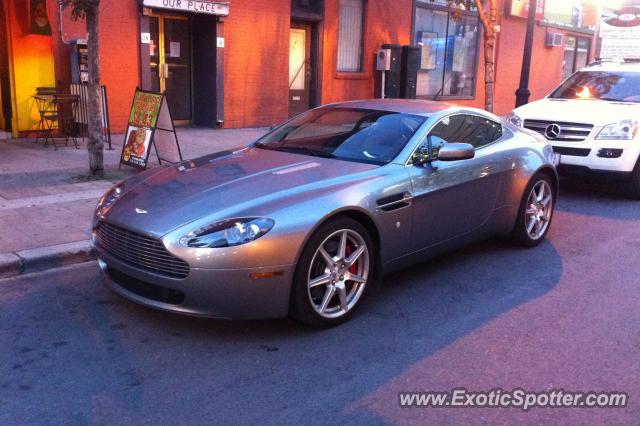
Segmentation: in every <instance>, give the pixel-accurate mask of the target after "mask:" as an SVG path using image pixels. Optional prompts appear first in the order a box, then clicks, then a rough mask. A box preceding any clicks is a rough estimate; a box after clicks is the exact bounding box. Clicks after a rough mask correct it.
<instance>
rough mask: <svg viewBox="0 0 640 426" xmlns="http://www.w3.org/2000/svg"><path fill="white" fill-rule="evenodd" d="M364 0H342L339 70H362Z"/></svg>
mask: <svg viewBox="0 0 640 426" xmlns="http://www.w3.org/2000/svg"><path fill="white" fill-rule="evenodd" d="M363 12H364V0H340V17H339V20H340V27H339V32H338V71H344V72H358V71H362V32H363V25H362V24H363V22H364V14H363Z"/></svg>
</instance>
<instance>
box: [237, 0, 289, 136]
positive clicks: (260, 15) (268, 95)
mask: <svg viewBox="0 0 640 426" xmlns="http://www.w3.org/2000/svg"><path fill="white" fill-rule="evenodd" d="M290 9H291V2H290V0H253V1H246V0H233V1H232V2H231V14H230V15H229V17H228V18H227V19H226V20H225V23H224V27H225V28H224V33H225V58H224V60H225V63H224V72H225V75H224V108H225V124H224V125H225V127H248V126H266V125H271V124H275V123H277V122H280V121H282V120H284V119H285V118H286V117H287V115H288V111H289V105H288V102H287V99H288V97H289V86H288V78H289V27H290V23H291V17H290V16H291V15H290V13H291V12H290Z"/></svg>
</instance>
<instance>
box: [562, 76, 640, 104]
mask: <svg viewBox="0 0 640 426" xmlns="http://www.w3.org/2000/svg"><path fill="white" fill-rule="evenodd" d="M550 97H551V98H556V99H600V100H603V101H618V102H640V73H639V72H628V71H619V72H618V71H616V72H612V71H606V72H605V71H579V72H577V73H575V74H574V75H572V76H571V77H569V79H568V80H567V81H565V82H564V83H563V84H562V85H561V86H560V87H558V88H557V89H556V90H555V91H554V92H553V93H552V94H551V96H550Z"/></svg>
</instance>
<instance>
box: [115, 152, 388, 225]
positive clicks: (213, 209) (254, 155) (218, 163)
mask: <svg viewBox="0 0 640 426" xmlns="http://www.w3.org/2000/svg"><path fill="white" fill-rule="evenodd" d="M375 167H377V166H375V165H369V164H363V163H355V162H348V161H341V160H336V159H327V158H320V157H311V156H304V155H299V154H292V153H285V152H278V151H270V150H265V149H259V148H245V149H241V150H239V151H235V152H231V151H225V152H220V153H216V154H211V155H208V156H205V157H201V158H198V159H195V160H190V161H185V162H183V163H181V164H179V165H176V166H171V167H166V168H163V169H162V170H159V171H156V172H155V173H149V176H148V177H146V178H145V179H144V180H140V179H138V180H134V181H133V182H134V183H133V184H132V187H127V181H125V183H124V193H123V195H122V196H121V197H120V198H119V199H118V201H117V202H116V203H115V204H114V205H113V206H112V207H111V209H109V211H108V212H107V214H106V218H107V220H108V221H110V222H112V223H116V224H119V225H122V226H125V227H128V228H132V229H137V230H141V231H144V232H146V233H149V234H152V235H156V236H162V235H164V234H166V233H168V232H170V231H172V230H174V229H176V228H178V227H180V226H183V225H185V224H188V223H190V222H192V221H195V220H198V219H202V218H206V217H209V216H211V217H212V218H214V219H215V220H217V219H222V218H229V216H225V215H227V214H240V215H246V214H249V215H252V214H260V211H261V209H260V207H264V206H265V205H266V204H268V203H273V202H276V203H277V202H278V201H279V200H282V199H284V198H286V197H288V196H293V195H294V194H295V195H298V194H301V193H303V194H304V193H309V194H311V195H310V196H313V192H314V191H318V190H327V189H330V188H332V187H335V186H342V185H349V184H351V183H353V181H354V180H358V179H363V176H362V172H366V171H368V170H371V169H373V168H375ZM243 213H244V214H243ZM219 216H222V217H219ZM231 217H233V216H231Z"/></svg>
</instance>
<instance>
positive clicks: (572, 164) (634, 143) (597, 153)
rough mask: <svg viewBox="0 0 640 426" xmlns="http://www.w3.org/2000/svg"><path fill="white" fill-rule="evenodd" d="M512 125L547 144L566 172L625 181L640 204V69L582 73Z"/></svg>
mask: <svg viewBox="0 0 640 426" xmlns="http://www.w3.org/2000/svg"><path fill="white" fill-rule="evenodd" d="M508 121H509V122H511V123H512V124H513V125H515V126H518V127H524V128H526V129H530V130H533V131H535V132H538V133H540V134H541V135H543V136H544V137H545V138H547V139H548V140H549V142H550V143H551V144H552V145H553V149H554V151H555V152H556V154H559V155H560V167H559V169H560V170H562V169H563V168H565V169H566V168H580V169H583V170H588V171H594V172H596V171H602V172H613V173H618V174H621V175H624V176H625V177H627V178H628V179H629V180H630V191H631V195H633V196H634V197H637V198H640V162H639V161H638V157H639V156H640V132H638V129H639V125H640V64H628V63H627V64H625V63H611V64H599V65H594V66H589V67H587V68H584V69H582V70H580V71H577V72H576V73H575V74H573V75H572V76H571V77H569V78H568V79H567V80H565V81H564V82H563V83H562V84H561V85H560V86H558V88H556V89H555V90H554V91H553V92H552V93H551V94H550V95H549V96H547V97H546V98H544V99H541V100H539V101H536V102H532V103H530V104H527V105H524V106H521V107H519V108H516V109H515V110H513V112H512V113H511V114H510V115H509V117H508Z"/></svg>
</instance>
